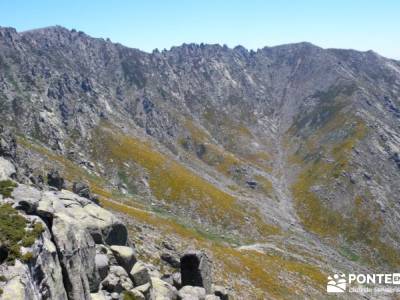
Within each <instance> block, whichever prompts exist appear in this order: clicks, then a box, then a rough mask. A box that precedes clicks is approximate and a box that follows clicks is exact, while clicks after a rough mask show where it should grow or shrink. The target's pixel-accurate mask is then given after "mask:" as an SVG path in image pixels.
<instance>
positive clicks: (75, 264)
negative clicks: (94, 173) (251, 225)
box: [0, 157, 212, 300]
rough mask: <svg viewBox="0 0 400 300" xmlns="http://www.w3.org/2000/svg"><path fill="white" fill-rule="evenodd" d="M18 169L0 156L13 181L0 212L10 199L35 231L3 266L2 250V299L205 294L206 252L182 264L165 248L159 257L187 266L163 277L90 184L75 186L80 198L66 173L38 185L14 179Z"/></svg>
mask: <svg viewBox="0 0 400 300" xmlns="http://www.w3.org/2000/svg"><path fill="white" fill-rule="evenodd" d="M15 170H16V168H15V166H14V162H13V161H12V160H8V159H5V158H4V157H0V175H1V176H2V177H1V180H7V182H8V181H9V182H10V183H12V184H10V189H9V190H8V191H9V194H7V195H6V196H4V197H2V198H0V209H2V205H3V204H5V203H7V204H9V205H12V207H13V208H12V209H16V210H17V212H18V215H20V216H22V217H23V219H25V220H26V224H27V227H26V228H22V229H21V230H25V231H26V232H33V231H34V232H36V236H34V235H29V237H30V239H31V241H29V242H28V240H27V239H26V240H21V241H19V242H18V244H17V245H18V247H19V248H20V250H19V251H20V253H17V254H18V255H16V256H15V260H14V261H13V263H11V264H10V263H6V261H8V262H10V260H7V258H8V256H9V255H11V253H10V249H6V248H5V251H3V250H2V254H1V256H2V259H1V264H0V275H2V280H1V281H0V289H1V290H0V291H1V292H2V299H9V300H16V299H24V300H31V299H34V300H41V299H57V300H89V299H99V300H100V299H101V300H103V299H104V300H109V299H122V298H123V297H131V299H132V298H133V299H142V300H150V299H151V300H166V299H172V300H174V299H178V298H179V297H180V299H205V296H206V290H207V291H208V284H209V282H211V280H212V279H211V270H210V265H209V263H210V261H209V260H208V258H207V256H206V255H205V254H204V253H202V252H198V251H197V252H196V251H194V252H193V251H192V252H188V253H186V254H185V255H184V256H183V257H182V258H181V261H180V262H179V259H178V258H176V257H175V254H170V253H167V254H168V255H167V254H165V253H164V254H163V255H161V256H162V258H163V260H165V261H167V262H168V263H169V264H170V265H172V266H173V267H179V265H182V274H180V273H174V274H173V275H170V276H169V277H168V276H166V275H164V276H161V274H160V273H159V272H158V271H156V270H155V268H154V266H152V265H149V264H146V263H144V262H142V261H138V260H137V258H136V251H135V249H134V247H133V246H132V244H131V243H130V242H129V240H128V235H127V228H126V227H125V225H124V224H123V223H122V222H121V221H119V220H118V219H117V218H116V217H115V216H114V215H113V214H112V213H110V212H108V211H106V210H105V209H103V208H102V207H100V206H98V205H97V204H96V203H94V202H93V201H92V200H91V199H90V198H91V197H90V194H89V195H88V194H87V193H86V192H87V190H86V187H84V186H81V185H79V186H78V185H75V188H74V190H75V192H81V193H80V194H81V195H78V194H76V193H73V192H70V191H68V190H65V189H63V187H64V180H63V179H62V176H61V175H60V174H59V173H57V172H53V173H51V174H52V175H51V176H50V177H51V180H53V181H51V180H50V183H51V184H52V185H51V186H50V187H49V188H44V189H42V190H39V189H37V188H36V187H34V186H30V185H27V184H23V183H19V184H16V183H15V184H14V183H13V181H12V178H14V175H15ZM61 183H62V184H61ZM54 187H55V188H56V189H54ZM80 187H82V188H80ZM82 191H83V192H82ZM82 196H89V197H82ZM10 209H11V208H10ZM0 246H2V245H0ZM166 248H168V249H169V251H172V252H173V250H174V247H173V246H170V245H169V246H168V247H166ZM2 249H3V248H2ZM3 256H4V257H3ZM206 276H209V278H208V277H207V278H206ZM161 277H162V278H163V279H161ZM181 277H182V278H183V279H184V282H185V283H186V286H184V287H183V288H181V286H182V284H181ZM167 278H169V279H167ZM168 281H170V282H168ZM188 282H191V283H192V284H193V285H198V286H197V287H195V286H188V285H187V283H188ZM200 286H204V288H203V287H200ZM178 289H180V291H179V292H178Z"/></svg>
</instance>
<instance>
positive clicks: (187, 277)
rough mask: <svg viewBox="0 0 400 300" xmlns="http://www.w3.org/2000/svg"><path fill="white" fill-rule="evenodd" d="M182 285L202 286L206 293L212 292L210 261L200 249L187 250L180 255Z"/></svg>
mask: <svg viewBox="0 0 400 300" xmlns="http://www.w3.org/2000/svg"><path fill="white" fill-rule="evenodd" d="M181 280H182V286H185V285H190V286H199V287H204V288H205V290H206V292H207V293H208V294H210V293H212V274H211V261H210V259H209V258H208V256H207V255H206V254H205V253H204V252H201V251H189V252H186V253H185V254H184V255H183V256H182V257H181Z"/></svg>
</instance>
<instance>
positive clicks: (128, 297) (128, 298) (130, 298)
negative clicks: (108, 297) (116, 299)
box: [123, 291, 138, 300]
mask: <svg viewBox="0 0 400 300" xmlns="http://www.w3.org/2000/svg"><path fill="white" fill-rule="evenodd" d="M123 299H124V300H138V298H137V297H136V296H135V295H134V294H133V293H131V292H128V291H125V292H124V293H123Z"/></svg>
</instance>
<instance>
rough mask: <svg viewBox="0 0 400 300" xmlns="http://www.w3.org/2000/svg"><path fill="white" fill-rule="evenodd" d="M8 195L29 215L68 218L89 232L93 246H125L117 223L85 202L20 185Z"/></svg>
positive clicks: (124, 236) (124, 233)
mask: <svg viewBox="0 0 400 300" xmlns="http://www.w3.org/2000/svg"><path fill="white" fill-rule="evenodd" d="M12 196H13V198H14V201H15V202H16V204H17V205H19V206H20V207H21V208H22V209H23V210H25V211H26V212H27V213H29V214H37V215H39V216H41V217H43V218H45V219H49V220H51V219H52V218H53V217H54V215H55V213H56V212H57V213H63V214H64V215H66V216H70V217H71V219H75V221H76V222H75V223H76V224H77V225H79V227H80V228H81V229H83V230H87V231H88V232H89V233H90V235H91V236H92V238H93V240H94V241H95V243H96V244H107V245H121V246H125V245H126V244H127V243H128V231H127V229H126V227H125V225H124V224H123V223H122V222H121V221H119V220H118V219H117V218H116V217H115V216H114V215H113V214H112V213H110V212H109V211H107V210H105V209H103V208H102V207H100V206H98V205H96V204H95V203H93V202H92V201H90V200H89V199H86V198H83V197H80V196H78V195H76V194H74V193H72V192H70V191H67V190H61V191H39V190H37V189H35V188H33V187H30V186H27V185H24V184H20V185H18V187H17V188H15V189H14V191H13V193H12Z"/></svg>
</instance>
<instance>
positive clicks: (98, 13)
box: [0, 0, 400, 59]
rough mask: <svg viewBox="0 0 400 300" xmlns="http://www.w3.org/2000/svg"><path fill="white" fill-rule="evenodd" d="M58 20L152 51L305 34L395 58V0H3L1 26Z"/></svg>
mask: <svg viewBox="0 0 400 300" xmlns="http://www.w3.org/2000/svg"><path fill="white" fill-rule="evenodd" d="M56 24H57V25H62V26H65V27H67V28H69V29H72V28H75V29H77V30H82V31H84V32H86V33H87V34H89V35H92V36H95V37H104V38H107V37H108V38H110V39H111V40H112V41H113V42H119V43H122V44H124V45H126V46H129V47H134V48H139V49H142V50H146V51H151V50H153V49H154V48H158V49H164V48H166V49H169V48H170V47H171V46H174V45H180V44H182V43H184V42H186V43H189V42H196V43H200V42H204V43H220V44H227V45H228V46H230V47H234V46H236V45H238V44H241V45H243V46H245V47H247V48H250V49H257V48H262V47H264V46H274V45H279V44H285V43H293V42H300V41H308V42H311V43H314V44H316V45H319V46H321V47H324V48H328V47H329V48H331V47H333V48H353V49H358V50H369V49H372V50H374V51H376V52H378V53H380V54H382V55H384V56H387V57H391V58H396V59H400V1H399V0H381V1H378V0H364V1H362V0H347V1H346V0H274V1H268V0H264V1H262V0H247V1H246V0H226V1H224V0H197V1H195V0H153V1H151V0H147V1H146V0H142V1H135V0H131V1H128V0H125V1H123V0H114V1H112V0H108V1H105V0H97V1H94V0H93V1H88V0H87V1H84V0H81V1H77V0H69V1H66V0H63V1H62V0H36V1H30V0H25V1H23V0H10V1H6V0H2V1H1V2H0V26H11V27H15V28H16V29H17V30H18V31H23V30H27V29H33V28H39V27H45V26H50V25H56Z"/></svg>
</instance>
